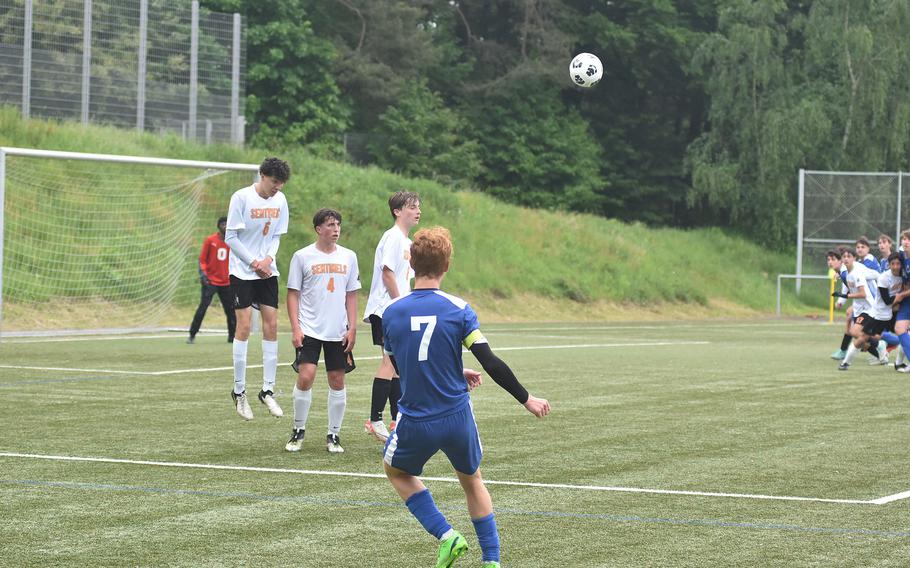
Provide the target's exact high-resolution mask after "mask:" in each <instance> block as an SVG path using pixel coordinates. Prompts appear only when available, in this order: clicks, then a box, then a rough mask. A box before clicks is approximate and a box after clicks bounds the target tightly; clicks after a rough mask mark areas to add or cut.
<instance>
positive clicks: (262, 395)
mask: <svg viewBox="0 0 910 568" xmlns="http://www.w3.org/2000/svg"><path fill="white" fill-rule="evenodd" d="M259 402H261V403H262V404H264V405H265V407H266V408H268V409H269V414H271V415H272V416H274V417H275V418H281V417H282V416H284V411H283V410H281V407H280V406H278V403H277V402H275V397H273V396H272V391H259Z"/></svg>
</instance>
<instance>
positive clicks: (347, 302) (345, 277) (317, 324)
mask: <svg viewBox="0 0 910 568" xmlns="http://www.w3.org/2000/svg"><path fill="white" fill-rule="evenodd" d="M313 228H314V229H315V231H316V242H315V243H313V244H311V245H309V246H307V247H304V248H302V249H300V250H298V251H297V252H295V253H294V257H293V258H292V259H291V266H290V268H289V269H288V296H287V307H288V318H289V320H290V322H291V330H292V334H293V335H292V338H291V341H292V343H293V344H294V347H295V348H296V349H297V355H296V357H295V359H294V367H295V370H296V371H297V383H296V384H295V385H294V427H293V430H292V432H291V439H290V440H288V443H287V445H286V446H285V447H284V449H286V450H287V451H289V452H299V451H300V448H301V446H302V445H303V436H304V433H305V431H306V423H307V416H309V413H310V405H311V404H312V402H313V392H312V388H313V381H314V380H315V378H316V364H317V363H318V362H319V353H320V352H322V357H323V362H324V364H325V369H326V373H327V375H328V379H329V400H328V414H329V429H328V434H327V435H326V450H328V451H329V452H331V453H341V452H343V451H344V448H342V447H341V439H340V438H339V434H340V432H341V423H342V421H343V420H344V410H345V407H346V406H347V390H346V389H345V386H344V373H345V369H346V368H352V367H353V358H352V356H351V350H352V349H354V341H355V339H356V337H357V290H359V289H360V271H359V270H358V268H357V254H356V253H355V252H354V251H352V250H350V249H346V248H344V247H343V246H339V245H338V238H339V237H340V236H341V213H339V212H338V211H335V210H334V209H320V210H319V211H317V212H316V214H315V215H314V216H313Z"/></svg>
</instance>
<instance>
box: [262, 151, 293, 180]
mask: <svg viewBox="0 0 910 568" xmlns="http://www.w3.org/2000/svg"><path fill="white" fill-rule="evenodd" d="M259 175H262V176H269V177H270V178H275V179H276V180H278V181H281V182H285V181H288V180H289V179H291V166H289V165H288V163H287V162H285V161H284V160H282V159H280V158H274V157H272V158H266V159H265V160H263V161H262V164H261V165H260V166H259Z"/></svg>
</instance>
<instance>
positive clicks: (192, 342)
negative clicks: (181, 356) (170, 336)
mask: <svg viewBox="0 0 910 568" xmlns="http://www.w3.org/2000/svg"><path fill="white" fill-rule="evenodd" d="M186 342H187V344H189V345H192V344H194V343H196V338H195V337H193V336H192V335H191V336H189V337H187V338H186Z"/></svg>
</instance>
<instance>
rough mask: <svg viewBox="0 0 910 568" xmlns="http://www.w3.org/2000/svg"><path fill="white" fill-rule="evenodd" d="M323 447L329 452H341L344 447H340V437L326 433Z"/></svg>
mask: <svg viewBox="0 0 910 568" xmlns="http://www.w3.org/2000/svg"><path fill="white" fill-rule="evenodd" d="M325 449H326V451H327V452H329V453H330V454H343V453H344V448H342V447H341V438H339V437H338V434H328V435H326V437H325Z"/></svg>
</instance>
